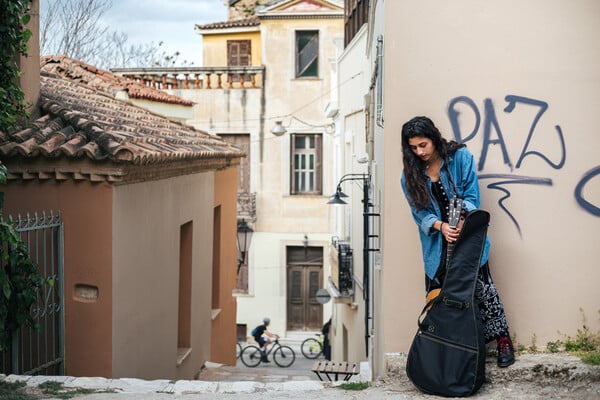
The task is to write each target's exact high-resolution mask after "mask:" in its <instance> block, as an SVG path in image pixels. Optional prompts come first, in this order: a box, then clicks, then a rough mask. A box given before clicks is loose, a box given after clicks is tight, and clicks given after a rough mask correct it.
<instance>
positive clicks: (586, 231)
mask: <svg viewBox="0 0 600 400" xmlns="http://www.w3.org/2000/svg"><path fill="white" fill-rule="evenodd" d="M348 3H356V2H347V5H348ZM369 8H370V10H369V20H368V28H367V32H366V33H365V34H364V35H365V37H366V39H363V40H366V43H365V44H364V47H365V48H366V49H367V50H366V52H365V54H366V57H370V66H371V67H370V70H371V73H372V75H371V76H372V77H373V78H374V79H373V80H372V81H371V84H372V85H371V86H372V87H377V81H376V79H375V77H376V76H377V75H378V74H376V73H375V72H376V71H375V70H374V69H373V68H374V66H375V65H376V62H375V61H376V59H375V57H374V54H375V49H376V47H377V45H378V43H379V42H380V40H381V43H382V44H383V48H382V49H383V51H382V53H381V57H380V58H379V57H378V58H379V59H380V60H381V61H382V63H381V65H382V73H383V86H382V91H381V95H382V99H383V101H382V102H381V104H379V103H378V101H377V97H378V94H377V93H374V94H375V97H374V98H375V101H374V102H372V103H371V104H373V107H371V108H369V110H371V111H370V112H371V115H370V116H367V122H366V124H365V127H366V128H365V130H364V131H359V132H358V135H359V136H360V137H361V139H360V140H362V137H365V138H366V144H367V146H366V148H367V152H368V153H369V152H370V151H371V150H372V154H369V161H368V167H369V171H370V173H369V177H370V179H371V184H372V188H371V189H372V192H371V199H372V201H373V204H374V208H375V209H376V210H377V211H378V213H379V214H380V215H381V226H380V228H379V229H378V235H379V238H380V240H381V243H380V248H379V250H380V251H379V253H378V255H377V258H376V259H374V260H372V262H373V270H374V277H373V278H374V279H373V290H374V291H375V293H376V294H377V295H376V297H377V298H376V299H375V301H374V310H373V315H374V325H373V330H372V331H371V332H370V333H371V338H372V339H373V340H374V343H373V349H374V353H375V358H374V359H373V360H371V361H372V366H373V371H374V375H381V374H382V373H383V371H384V366H385V355H386V354H388V353H395V352H406V351H408V349H409V346H410V343H411V341H412V338H413V336H414V334H415V332H416V329H417V317H418V315H419V313H420V311H421V309H422V307H423V305H424V285H423V261H422V257H421V251H420V244H419V238H418V233H417V227H416V226H415V223H414V221H413V220H412V217H411V214H410V210H409V208H408V205H407V202H406V200H405V199H404V195H403V193H402V190H401V188H400V184H399V180H400V175H401V172H402V157H401V139H400V132H401V128H402V124H403V123H404V122H406V121H407V120H409V119H410V118H412V117H414V116H416V115H426V116H429V117H430V118H432V119H433V120H434V122H435V123H436V125H437V126H438V127H439V128H440V130H441V132H442V133H443V135H444V136H445V137H446V138H448V139H454V140H457V141H460V142H464V143H466V144H467V146H468V148H469V149H470V150H471V151H472V152H473V154H474V155H475V159H476V163H477V172H478V176H479V184H480V188H481V197H482V208H483V209H485V210H487V211H489V212H490V213H491V224H490V227H489V231H488V234H489V237H490V239H491V242H492V247H491V253H490V265H491V269H492V274H493V275H494V280H495V283H496V285H497V287H498V290H499V292H500V296H501V298H502V300H503V303H504V307H505V310H506V313H507V317H508V321H509V325H510V330H511V335H512V336H513V341H514V342H515V343H516V344H517V345H522V346H524V347H526V348H527V347H529V346H536V347H537V348H543V347H545V346H546V344H547V343H549V342H554V341H557V340H565V339H566V338H567V337H575V336H576V335H577V332H578V330H579V329H582V327H583V326H586V327H587V328H588V329H590V330H591V331H593V332H596V331H598V330H599V329H600V325H599V321H598V319H597V311H598V309H599V307H600V303H599V298H598V296H597V295H596V291H595V290H594V287H593V285H594V284H593V282H595V281H596V280H597V277H598V271H597V269H595V268H594V265H595V261H594V260H597V259H598V257H599V256H600V254H598V249H597V246H595V237H596V235H595V234H594V228H595V227H596V226H597V219H598V215H599V213H598V204H599V203H598V199H600V192H599V191H598V185H597V180H598V178H597V177H598V174H599V171H598V160H597V157H595V156H594V152H593V151H587V152H586V151H585V150H584V149H583V148H584V147H587V148H589V147H590V146H591V147H593V146H594V144H595V143H596V142H597V138H596V137H595V136H594V135H593V134H592V135H590V132H592V131H593V130H594V127H595V126H596V125H597V124H596V123H595V122H596V119H597V118H598V117H597V116H596V114H597V113H595V112H594V110H595V107H596V105H597V104H598V103H599V101H600V97H599V96H598V93H600V91H599V90H598V89H599V84H600V83H599V82H600V76H599V75H598V74H599V73H598V71H600V69H599V68H598V66H599V64H600V52H599V51H598V46H597V45H596V43H595V41H594V39H593V38H594V37H596V36H597V35H598V25H597V24H596V23H595V22H594V21H595V19H597V17H598V15H600V7H599V6H598V4H597V3H596V2H594V1H580V2H576V3H568V4H567V3H564V2H559V1H551V2H545V1H533V2H529V3H527V4H526V5H523V4H522V3H518V4H517V3H514V4H513V3H506V2H492V3H488V4H486V6H484V7H481V5H480V4H479V3H477V2H475V1H468V0H465V1H460V2H455V3H452V4H442V3H440V2H435V4H434V3H423V2H420V1H398V2H396V1H394V2H383V1H370V4H369ZM349 12H350V11H349V10H348V9H347V10H346V13H347V15H348V13H349ZM348 31H350V32H356V27H354V28H352V29H350V30H349V29H348V28H347V30H346V32H348ZM358 32H359V33H358V34H353V36H352V39H350V40H346V43H347V46H346V48H345V50H344V54H343V56H342V58H341V61H340V76H341V75H342V74H343V73H344V72H343V71H344V68H346V67H345V66H344V60H345V59H350V58H351V57H353V55H352V54H351V53H352V52H354V51H356V50H355V48H359V44H360V40H361V36H360V31H358ZM360 52H362V50H359V53H360ZM361 93H364V94H367V92H366V91H365V90H364V88H363V89H362V92H361ZM370 98H373V97H370ZM345 103H346V104H352V100H348V96H345V95H344V96H343V95H340V110H345V109H346V108H347V107H349V106H347V105H346V104H345ZM349 136H351V137H354V136H355V134H354V133H352V134H351V135H350V134H349ZM347 140H348V141H356V139H347ZM369 140H373V143H372V146H371V144H370V143H369ZM348 154H349V153H348V152H346V157H347V156H348ZM570 154H574V155H575V154H576V155H577V156H576V157H570V156H569V155H570ZM345 168H346V169H345V170H344V172H352V171H354V169H353V168H352V165H348V163H347V162H346V166H345ZM361 218H362V217H361V216H360V215H359V214H357V213H353V214H352V216H351V217H350V219H351V221H352V222H351V223H352V224H353V225H355V224H356V223H358V221H359V220H360V219H361ZM559 220H560V221H563V222H562V223H561V224H560V227H557V226H556V221H559ZM376 229H377V228H376ZM357 250H358V251H360V248H359V247H356V246H355V247H354V253H355V254H356V252H357ZM549 293H554V294H558V293H560V294H559V295H556V296H553V295H551V296H548V294H549ZM358 307H359V308H360V304H359V305H358ZM347 320H348V317H345V318H344V323H348V324H352V323H353V322H352V321H353V320H352V319H351V318H350V319H349V320H348V322H346V321H347ZM335 351H336V350H335V349H334V352H335ZM517 362H518V360H517Z"/></svg>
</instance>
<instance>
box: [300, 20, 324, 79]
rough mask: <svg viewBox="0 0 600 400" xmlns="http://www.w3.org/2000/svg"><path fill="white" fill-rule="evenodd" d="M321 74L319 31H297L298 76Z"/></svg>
mask: <svg viewBox="0 0 600 400" xmlns="http://www.w3.org/2000/svg"><path fill="white" fill-rule="evenodd" d="M318 76H319V32H318V31H297V32H296V78H314V77H318Z"/></svg>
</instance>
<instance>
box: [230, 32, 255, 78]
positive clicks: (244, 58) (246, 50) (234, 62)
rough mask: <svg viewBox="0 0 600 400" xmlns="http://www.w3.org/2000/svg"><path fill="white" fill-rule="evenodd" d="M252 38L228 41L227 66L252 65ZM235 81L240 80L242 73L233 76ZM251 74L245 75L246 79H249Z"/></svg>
mask: <svg viewBox="0 0 600 400" xmlns="http://www.w3.org/2000/svg"><path fill="white" fill-rule="evenodd" d="M251 48H252V47H251V45H250V40H228V41H227V66H229V67H244V66H247V65H252V51H251ZM232 78H233V81H234V82H239V80H240V74H234V75H233V76H232ZM249 80H250V75H248V74H246V75H245V76H244V81H249Z"/></svg>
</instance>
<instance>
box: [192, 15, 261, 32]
mask: <svg viewBox="0 0 600 400" xmlns="http://www.w3.org/2000/svg"><path fill="white" fill-rule="evenodd" d="M259 25H260V19H259V18H258V17H250V18H244V19H234V20H229V21H222V22H212V23H210V24H204V25H196V29H197V30H209V29H227V28H245V27H249V26H259Z"/></svg>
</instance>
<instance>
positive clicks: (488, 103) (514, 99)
mask: <svg viewBox="0 0 600 400" xmlns="http://www.w3.org/2000/svg"><path fill="white" fill-rule="evenodd" d="M504 99H505V100H506V102H507V103H508V104H507V105H506V107H505V108H504V112H506V113H509V114H510V113H512V112H513V111H514V110H515V108H516V107H517V105H518V104H524V105H528V106H533V107H537V108H539V110H538V112H537V114H536V115H535V116H534V118H533V120H532V121H531V125H530V127H529V132H528V134H527V137H526V139H525V143H524V144H523V148H522V149H521V153H520V155H519V158H518V160H517V163H516V164H515V165H514V168H520V167H521V164H522V163H523V160H524V159H525V158H526V157H529V156H538V157H540V158H541V159H543V160H544V161H545V162H546V163H548V165H550V166H551V167H552V168H553V169H560V168H562V167H563V166H564V165H565V161H566V155H567V152H566V146H565V139H564V135H563V132H562V129H561V128H560V126H559V125H556V126H555V129H556V131H557V133H558V140H559V145H560V149H561V154H560V159H559V160H558V161H557V162H553V161H552V160H550V158H549V157H547V156H546V155H545V154H543V153H541V152H539V151H535V150H530V144H531V140H532V139H533V137H534V136H535V135H536V134H537V132H538V131H536V127H537V125H538V122H539V121H540V119H541V118H542V115H543V114H544V113H545V112H546V110H547V109H548V103H546V102H545V101H541V100H536V99H531V98H528V97H522V96H514V95H507V96H506V97H505V98H504ZM459 105H466V106H467V107H469V108H470V109H471V111H472V113H473V116H474V117H475V124H474V127H473V130H472V131H471V132H470V133H469V134H468V135H463V132H462V130H461V128H462V127H461V126H460V124H459V117H460V111H458V106H459ZM483 111H484V115H483V147H482V150H481V154H480V157H479V164H478V165H477V169H478V170H479V171H481V170H483V168H484V166H485V162H486V160H487V154H488V149H489V147H490V146H493V145H499V146H500V150H501V152H502V161H503V162H504V164H506V165H507V166H508V167H509V168H510V170H511V171H512V170H513V163H512V162H511V160H510V156H509V153H508V150H507V146H506V140H505V139H504V135H503V134H502V129H501V128H500V124H499V123H498V118H497V117H496V109H495V107H494V103H493V102H492V100H491V99H485V100H484V102H483ZM448 118H449V119H450V124H451V125H452V131H453V133H454V138H455V139H456V141H457V142H462V143H466V142H468V141H470V140H472V139H473V138H475V136H476V135H477V132H478V131H479V126H480V125H481V124H482V123H481V114H480V112H479V109H478V108H477V105H476V104H475V102H474V101H473V100H472V99H470V98H468V97H466V96H460V97H456V98H454V99H452V100H451V101H450V103H449V104H448ZM492 130H493V131H494V132H495V133H496V138H492Z"/></svg>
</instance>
